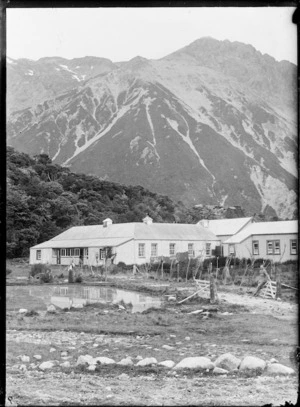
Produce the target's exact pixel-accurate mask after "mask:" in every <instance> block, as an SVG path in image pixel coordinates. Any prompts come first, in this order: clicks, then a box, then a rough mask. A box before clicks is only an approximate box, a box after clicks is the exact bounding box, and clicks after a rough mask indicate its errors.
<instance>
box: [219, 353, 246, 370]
mask: <svg viewBox="0 0 300 407" xmlns="http://www.w3.org/2000/svg"><path fill="white" fill-rule="evenodd" d="M214 364H215V366H216V367H220V368H221V369H225V370H229V371H230V370H233V369H238V367H239V366H240V364H241V359H239V358H237V357H235V356H234V355H232V354H231V353H224V354H223V355H221V356H219V357H218V358H217V359H216V360H215V362H214Z"/></svg>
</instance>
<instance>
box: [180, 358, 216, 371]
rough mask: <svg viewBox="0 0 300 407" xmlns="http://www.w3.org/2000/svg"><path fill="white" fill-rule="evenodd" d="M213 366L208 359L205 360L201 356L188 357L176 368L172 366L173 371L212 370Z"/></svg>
mask: <svg viewBox="0 0 300 407" xmlns="http://www.w3.org/2000/svg"><path fill="white" fill-rule="evenodd" d="M214 367H215V365H214V364H213V363H212V361H211V360H210V359H208V358H205V357H203V356H196V357H188V358H184V359H182V361H181V362H179V363H178V364H177V365H176V366H174V369H176V370H177V369H205V370H206V369H209V370H210V369H213V368H214Z"/></svg>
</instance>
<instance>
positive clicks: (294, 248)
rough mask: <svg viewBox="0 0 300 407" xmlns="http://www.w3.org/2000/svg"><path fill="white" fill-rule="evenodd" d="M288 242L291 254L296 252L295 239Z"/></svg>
mask: <svg viewBox="0 0 300 407" xmlns="http://www.w3.org/2000/svg"><path fill="white" fill-rule="evenodd" d="M290 244H291V254H297V253H298V247H297V246H298V245H297V240H296V239H294V240H291V241H290Z"/></svg>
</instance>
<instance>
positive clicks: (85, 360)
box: [76, 355, 95, 366]
mask: <svg viewBox="0 0 300 407" xmlns="http://www.w3.org/2000/svg"><path fill="white" fill-rule="evenodd" d="M86 364H88V365H92V364H95V363H94V358H93V356H91V355H80V356H79V358H78V359H77V362H76V366H80V365H86Z"/></svg>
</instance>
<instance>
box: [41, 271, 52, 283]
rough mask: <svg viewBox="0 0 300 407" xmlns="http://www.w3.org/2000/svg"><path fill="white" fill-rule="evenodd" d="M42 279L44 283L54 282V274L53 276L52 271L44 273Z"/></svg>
mask: <svg viewBox="0 0 300 407" xmlns="http://www.w3.org/2000/svg"><path fill="white" fill-rule="evenodd" d="M47 271H49V270H47ZM40 281H41V282H42V283H52V282H53V276H52V274H51V272H46V273H42V274H41V275H40Z"/></svg>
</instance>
